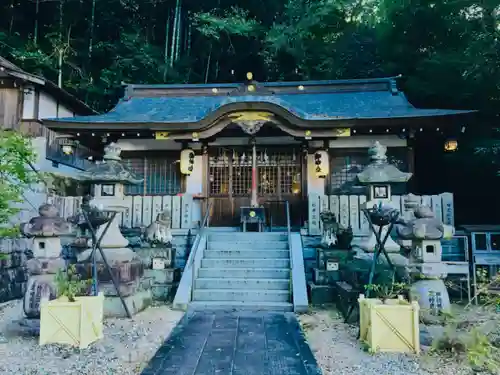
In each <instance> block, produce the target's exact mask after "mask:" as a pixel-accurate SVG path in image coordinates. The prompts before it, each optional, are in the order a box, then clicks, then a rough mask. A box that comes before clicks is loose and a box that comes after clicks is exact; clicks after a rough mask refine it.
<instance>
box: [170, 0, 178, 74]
mask: <svg viewBox="0 0 500 375" xmlns="http://www.w3.org/2000/svg"><path fill="white" fill-rule="evenodd" d="M179 8H180V0H177V2H176V5H175V13H174V28H173V31H172V44H171V45H170V67H173V66H174V59H175V46H176V40H177V34H178V33H179V30H178V29H177V23H178V18H179Z"/></svg>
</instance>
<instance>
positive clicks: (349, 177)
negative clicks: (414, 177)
mask: <svg viewBox="0 0 500 375" xmlns="http://www.w3.org/2000/svg"><path fill="white" fill-rule="evenodd" d="M387 160H388V161H389V163H391V164H394V165H396V166H397V167H398V168H399V169H400V170H401V171H402V172H408V153H407V149H406V148H405V147H390V148H388V149H387ZM368 163H369V159H368V150H367V149H364V148H363V149H355V150H339V149H336V150H332V151H331V157H330V174H331V176H330V181H329V183H330V189H329V190H330V194H363V193H364V192H365V190H364V187H362V186H360V185H359V184H358V183H357V181H356V175H357V174H358V173H360V172H361V171H363V169H364V168H365V167H366V165H367V164H368ZM392 192H393V194H404V193H405V192H406V187H405V186H404V184H402V185H401V184H400V185H398V186H394V187H393V190H392Z"/></svg>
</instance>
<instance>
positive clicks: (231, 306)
mask: <svg viewBox="0 0 500 375" xmlns="http://www.w3.org/2000/svg"><path fill="white" fill-rule="evenodd" d="M189 307H190V308H192V309H194V310H225V311H231V310H236V311H238V310H250V311H279V312H291V311H293V305H292V304H291V303H289V302H237V301H233V302H219V301H192V302H190V303H189Z"/></svg>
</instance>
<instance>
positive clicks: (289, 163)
mask: <svg viewBox="0 0 500 375" xmlns="http://www.w3.org/2000/svg"><path fill="white" fill-rule="evenodd" d="M213 151H214V154H212V155H211V156H210V158H209V181H210V195H211V196H217V195H228V194H229V189H230V188H231V189H232V191H231V193H232V195H233V196H249V195H250V194H251V189H252V155H251V150H249V149H239V150H237V149H219V150H213ZM257 171H258V172H257V173H258V186H257V189H258V194H259V195H278V194H292V193H293V190H294V187H296V186H300V182H301V162H300V154H299V151H298V150H293V151H290V150H286V151H285V152H279V151H276V150H272V149H259V150H258V151H257ZM299 189H300V188H299Z"/></svg>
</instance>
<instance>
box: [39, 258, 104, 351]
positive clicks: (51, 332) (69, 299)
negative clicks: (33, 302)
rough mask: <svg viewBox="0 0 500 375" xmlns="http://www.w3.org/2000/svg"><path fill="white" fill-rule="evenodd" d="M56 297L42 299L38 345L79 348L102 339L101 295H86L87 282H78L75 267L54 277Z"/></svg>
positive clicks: (88, 283)
mask: <svg viewBox="0 0 500 375" xmlns="http://www.w3.org/2000/svg"><path fill="white" fill-rule="evenodd" d="M55 283H56V286H57V296H58V297H57V298H56V299H55V300H52V301H49V300H47V299H44V300H42V302H41V306H40V315H41V316H40V341H39V343H40V345H44V344H55V343H57V344H69V345H72V346H76V347H79V348H80V349H83V348H86V347H88V346H89V345H90V344H91V343H92V342H94V341H96V340H99V339H101V338H102V337H103V331H102V326H103V325H102V321H103V309H104V295H103V294H102V293H99V295H97V296H89V295H88V290H89V286H90V283H91V280H81V279H80V277H79V275H78V273H77V272H76V267H75V265H71V266H69V267H68V268H67V269H66V270H59V272H58V273H57V275H56V277H55Z"/></svg>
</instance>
